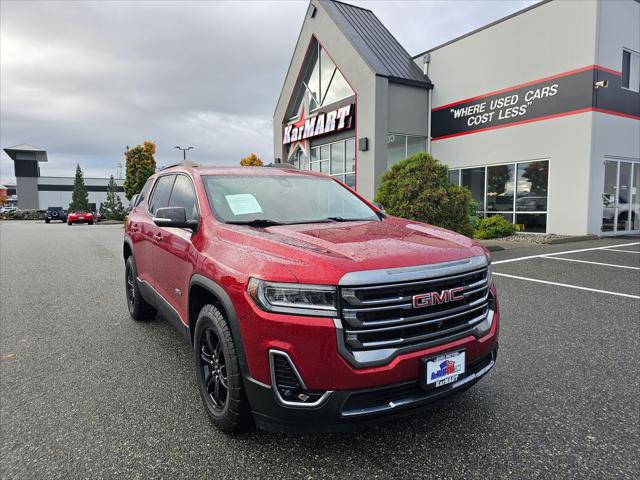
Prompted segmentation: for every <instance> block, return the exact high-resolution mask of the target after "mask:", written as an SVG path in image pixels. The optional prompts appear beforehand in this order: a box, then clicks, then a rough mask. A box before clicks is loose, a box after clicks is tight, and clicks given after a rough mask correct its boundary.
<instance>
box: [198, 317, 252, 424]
mask: <svg viewBox="0 0 640 480" xmlns="http://www.w3.org/2000/svg"><path fill="white" fill-rule="evenodd" d="M193 357H194V361H195V367H196V380H197V382H198V389H199V390H200V397H201V398H202V403H204V407H205V410H206V412H207V414H208V416H209V419H210V420H211V422H212V423H213V424H214V425H215V426H216V427H218V428H219V429H220V430H222V431H223V432H226V433H236V432H240V431H243V430H245V429H246V428H247V427H248V426H249V423H250V419H251V415H250V410H249V403H248V402H247V398H246V396H245V393H244V387H243V385H242V373H241V371H240V362H239V359H238V353H237V351H236V345H235V343H234V341H233V337H232V335H231V330H230V329H229V324H228V323H227V321H226V319H225V317H224V316H223V315H222V313H221V311H220V310H218V308H216V307H215V306H214V305H205V306H204V307H202V310H200V313H199V314H198V319H197V321H196V328H195V332H194V335H193Z"/></svg>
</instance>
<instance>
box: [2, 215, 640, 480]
mask: <svg viewBox="0 0 640 480" xmlns="http://www.w3.org/2000/svg"><path fill="white" fill-rule="evenodd" d="M639 243H640V238H638V237H635V238H617V239H604V240H593V241H585V242H579V243H570V244H563V245H551V246H535V247H531V248H519V249H514V250H509V251H504V252H495V253H494V254H493V259H494V272H496V273H497V275H496V277H495V278H496V282H497V286H498V291H499V298H500V302H501V315H502V318H501V322H502V323H501V333H500V353H499V356H498V362H497V364H496V367H495V368H494V369H493V371H492V372H491V373H490V374H489V375H488V376H487V377H486V378H485V379H483V380H482V381H481V382H479V383H478V384H477V385H476V386H474V387H473V388H471V389H470V390H468V391H466V392H464V393H463V394H461V395H459V396H457V397H455V398H454V399H452V400H451V401H450V402H447V403H444V404H439V405H437V406H434V407H432V408H430V409H428V410H426V411H422V412H420V413H418V414H414V415H412V416H410V417H405V418H402V419H400V420H394V421H393V422H391V423H384V424H379V425H375V426H369V427H365V428H363V429H361V430H358V431H356V432H352V433H342V434H325V435H308V434H307V435H284V434H273V433H265V432H259V431H258V432H256V431H254V432H249V433H246V434H243V435H239V436H235V437H229V436H227V435H224V434H222V433H220V432H218V431H217V430H216V429H215V428H214V427H213V426H212V425H211V424H210V423H209V422H208V420H207V418H206V416H205V413H204V411H203V408H202V405H201V401H200V397H199V394H198V390H197V386H196V382H195V377H194V372H193V365H192V356H191V352H190V349H189V346H188V345H187V344H186V343H185V342H184V341H183V339H182V337H181V336H180V335H179V334H178V333H177V332H176V331H175V330H174V329H173V327H171V326H170V325H169V324H168V323H166V322H165V321H164V320H163V319H162V318H161V317H157V318H156V319H155V320H153V321H150V322H147V323H136V322H134V321H132V320H130V318H129V315H128V312H127V307H126V303H125V296H124V264H123V261H122V256H121V250H122V226H120V225H94V226H89V225H76V226H73V227H68V226H67V225H65V224H49V225H46V224H44V223H41V222H2V223H0V253H1V258H0V260H1V261H0V282H1V283H0V295H1V301H0V355H1V362H0V363H1V365H0V375H1V376H0V438H1V448H0V473H1V477H2V478H7V479H12V478H21V479H39V478H46V479H49V478H52V479H57V478H64V479H76V478H92V479H93V478H96V479H97V478H167V479H177V478H205V477H212V478H225V479H226V478H229V479H236V478H238V479H246V478H296V479H315V478H319V479H320V478H322V479H324V478H367V479H377V478H381V479H382V478H394V479H404V478H438V479H440V478H452V479H457V478H478V479H483V480H486V479H496V478H518V479H530V478H544V479H548V478H594V479H603V478H629V479H631V478H638V476H640V473H639V472H640V464H639V460H638V458H639V456H638V451H640V448H639V446H640V445H639V443H640V442H639V428H640V426H639V423H640V419H639V412H640V389H639V383H638V382H639V375H638V363H639V358H638V357H639V355H638V353H639V346H638V344H639V339H640V248H639V247H640V245H639ZM619 245H624V246H619ZM611 246H613V248H614V249H615V250H613V249H611V248H607V249H603V248H602V247H611ZM589 249H597V250H589ZM574 250H581V251H580V252H575V253H570V254H566V255H552V256H547V257H540V256H539V255H546V254H549V253H554V254H555V253H558V252H566V251H574ZM617 250H622V251H617ZM556 256H557V257H562V258H568V259H572V260H558V259H555V258H553V257H556ZM522 257H531V258H526V259H524V260H520V258H522ZM514 259H517V260H515V261H513V260H514ZM505 260H510V261H507V262H505ZM575 260H579V261H575ZM586 262H589V263H586ZM621 267H626V268H621ZM499 274H505V275H509V276H501V275H499Z"/></svg>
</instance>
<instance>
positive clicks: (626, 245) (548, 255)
mask: <svg viewBox="0 0 640 480" xmlns="http://www.w3.org/2000/svg"><path fill="white" fill-rule="evenodd" d="M631 245H640V242H633V243H622V244H619V245H608V246H606V247H594V248H581V249H579V250H567V251H565V252H554V253H543V254H540V255H529V256H528V257H518V258H509V259H507V260H498V261H496V262H491V264H492V265H498V264H500V263H510V262H519V261H521V260H529V259H531V258H541V257H551V256H554V255H567V254H569V253H578V252H590V251H592V250H607V249H610V248H612V247H630V246H631Z"/></svg>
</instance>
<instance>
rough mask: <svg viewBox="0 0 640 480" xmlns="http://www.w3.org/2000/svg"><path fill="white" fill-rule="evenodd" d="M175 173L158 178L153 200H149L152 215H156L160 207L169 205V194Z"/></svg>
mask: <svg viewBox="0 0 640 480" xmlns="http://www.w3.org/2000/svg"><path fill="white" fill-rule="evenodd" d="M175 178H176V176H175V175H165V176H162V177H160V178H159V179H158V181H157V182H156V188H155V189H154V190H153V194H152V196H151V200H150V201H149V211H150V212H151V215H155V213H156V211H157V210H158V209H159V208H162V207H166V206H168V205H169V195H170V194H171V187H172V186H173V181H174V180H175Z"/></svg>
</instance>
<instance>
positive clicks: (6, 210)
mask: <svg viewBox="0 0 640 480" xmlns="http://www.w3.org/2000/svg"><path fill="white" fill-rule="evenodd" d="M16 210H18V208H17V207H13V206H5V207H2V208H0V215H2V214H4V213H11V212H15V211H16Z"/></svg>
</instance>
